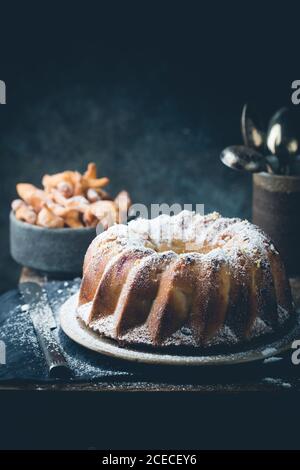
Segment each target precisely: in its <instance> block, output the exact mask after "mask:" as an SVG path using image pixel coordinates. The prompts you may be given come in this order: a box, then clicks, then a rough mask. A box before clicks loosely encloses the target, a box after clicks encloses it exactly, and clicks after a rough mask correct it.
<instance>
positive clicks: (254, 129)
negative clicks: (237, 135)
mask: <svg viewBox="0 0 300 470" xmlns="http://www.w3.org/2000/svg"><path fill="white" fill-rule="evenodd" d="M241 130H242V136H243V140H244V144H245V145H246V146H247V147H252V148H254V149H256V150H258V151H259V152H262V151H263V150H264V148H265V138H266V136H265V132H264V131H263V124H262V119H261V117H260V116H259V115H258V113H257V111H256V110H255V109H254V108H253V106H250V105H249V104H245V105H244V107H243V111H242V117H241Z"/></svg>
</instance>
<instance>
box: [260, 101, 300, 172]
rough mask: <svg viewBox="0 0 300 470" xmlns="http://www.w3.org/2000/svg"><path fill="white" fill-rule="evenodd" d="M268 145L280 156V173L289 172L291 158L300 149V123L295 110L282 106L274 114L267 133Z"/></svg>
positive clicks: (273, 152) (274, 153)
mask: <svg viewBox="0 0 300 470" xmlns="http://www.w3.org/2000/svg"><path fill="white" fill-rule="evenodd" d="M267 146H268V149H269V150H270V151H271V152H272V154H273V155H277V157H278V158H279V163H280V173H282V174H286V173H287V172H289V163H290V159H291V157H294V156H295V155H296V154H297V153H299V150H300V125H299V119H298V116H297V115H296V113H295V111H292V110H291V109H289V108H281V109H280V110H279V111H277V112H276V113H275V114H274V115H273V117H272V118H271V120H270V123H269V128H268V133H267Z"/></svg>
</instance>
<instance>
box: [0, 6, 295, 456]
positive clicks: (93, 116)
mask: <svg viewBox="0 0 300 470" xmlns="http://www.w3.org/2000/svg"><path fill="white" fill-rule="evenodd" d="M299 64H300V61H299V14H298V12H297V7H296V3H295V2H288V1H285V2H284V3H281V4H276V3H274V2H269V1H264V2H262V1H260V2H253V1H243V2H241V1H240V2H236V1H232V2H230V1H226V2H223V1H222V2H221V1H220V2H200V1H198V2H195V1H191V0H190V1H181V2H174V1H173V2H171V1H167V0H166V1H159V2H156V1H151V2H150V1H146V0H143V1H139V2H133V1H129V0H127V1H119V2H116V1H110V2H102V1H97V2H96V1H94V2H93V1H91V0H89V1H84V2H83V1H81V2H71V1H67V0H64V1H57V0H53V1H52V2H47V1H43V2H41V1H40V2H34V3H33V2H30V1H26V2H21V1H19V2H13V1H10V2H9V3H8V2H4V1H1V2H0V79H2V80H5V82H6V84H7V105H4V106H0V191H1V197H0V266H1V269H0V290H1V291H5V290H7V289H8V288H11V287H12V286H14V285H15V283H16V281H17V278H18V272H19V268H18V267H17V266H16V265H15V264H14V263H13V262H12V260H11V259H10V257H9V251H8V250H9V248H8V214H9V205H10V201H11V200H12V199H13V198H14V197H15V188H14V187H15V184H16V183H17V182H18V181H28V182H32V183H35V184H38V183H39V181H40V179H41V176H42V175H43V174H44V173H46V172H52V171H60V170H63V169H67V168H74V169H79V170H83V169H84V167H85V165H86V163H87V162H88V161H90V160H95V161H96V162H97V163H99V166H100V170H101V172H102V174H105V175H108V176H110V177H111V180H112V185H111V191H112V192H113V193H114V192H116V191H118V190H119V189H121V188H123V187H125V188H127V189H128V190H129V191H130V192H131V194H132V197H133V200H134V201H135V202H145V203H147V204H149V203H151V202H167V203H172V202H181V203H191V202H192V203H196V202H198V203H204V204H205V206H206V211H211V210H218V211H220V212H222V213H223V214H224V215H228V216H233V215H239V216H242V217H249V216H250V206H251V202H250V193H251V180H250V178H249V177H248V176H247V175H240V174H237V173H233V172H231V171H230V170H229V169H226V168H225V167H223V166H222V165H221V164H220V162H219V153H220V150H221V149H222V148H223V147H224V146H227V145H229V144H233V143H239V142H241V137H240V130H239V119H240V112H241V109H242V105H243V103H244V102H245V101H246V100H249V99H251V100H254V101H256V102H258V103H259V106H260V108H261V109H262V111H264V112H266V113H267V114H268V113H269V112H271V111H272V110H274V109H275V108H276V107H278V106H281V105H283V104H287V103H289V102H290V94H291V90H290V86H291V83H292V81H293V80H295V79H299V78H300V70H299ZM196 373H200V372H196ZM1 410H2V411H1V428H2V429H1V431H2V434H1V444H0V447H2V448H20V447H23V448H66V447H68V448H88V447H96V448H107V449H108V448H121V449H122V448H148V449H149V448H183V449H189V448H198V449H199V448H200V449H201V448H212V449H215V448H231V449H232V448H265V447H267V448H295V447H299V439H298V435H299V432H298V428H297V426H298V423H299V398H298V396H297V397H294V396H292V395H286V394H282V395H276V396H270V395H268V396H265V395H264V396H257V395H255V396H254V395H253V394H247V395H245V394H240V395H235V396H226V395H225V396H219V395H217V394H216V395H209V396H201V395H198V394H190V395H187V394H171V395H165V394H116V393H111V394H108V393H107V394H101V395H99V394H98V393H97V392H95V393H91V394H87V393H78V394H77V393H55V394H53V393H51V392H49V393H43V392H36V393H26V392H23V393H20V392H7V393H5V392H2V393H1Z"/></svg>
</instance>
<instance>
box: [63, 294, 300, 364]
mask: <svg viewBox="0 0 300 470" xmlns="http://www.w3.org/2000/svg"><path fill="white" fill-rule="evenodd" d="M77 301H78V294H75V295H73V296H72V297H70V298H69V299H68V300H67V301H66V302H65V303H64V304H63V305H62V307H61V310H60V324H61V328H62V330H63V331H64V333H65V334H66V335H67V336H69V338H71V339H72V340H73V341H75V342H76V343H78V344H80V345H81V346H84V347H85V348H87V349H90V350H92V351H95V352H98V353H100V354H104V355H106V356H110V357H113V358H115V359H123V360H126V361H131V362H137V363H143V364H152V365H153V364H157V365H168V366H170V365H172V366H173V365H178V366H213V365H216V366H221V365H231V364H232V365H234V364H242V363H246V362H252V361H260V360H263V359H266V358H268V357H272V356H275V355H277V354H280V353H282V352H284V351H287V350H289V349H290V348H291V346H292V343H293V341H294V340H295V339H300V320H299V317H298V318H297V322H296V323H295V324H294V325H293V327H292V328H291V330H290V331H289V332H287V333H286V334H285V335H284V336H283V337H282V338H280V339H277V340H275V341H273V342H270V343H268V344H264V345H262V346H259V347H255V348H254V347H253V348H249V349H247V350H246V351H243V352H233V353H226V354H225V353H224V354H207V355H199V356H197V355H195V354H194V355H183V354H170V353H166V354H164V353H162V352H161V351H159V352H155V351H153V352H152V351H147V352H144V351H141V350H140V349H135V348H133V347H121V346H119V345H118V343H116V342H115V341H113V340H111V339H109V338H104V337H102V336H100V335H99V334H97V333H96V332H93V331H92V330H90V329H88V328H87V327H86V326H85V325H84V324H83V322H82V321H81V320H79V319H78V318H77V315H76V306H77Z"/></svg>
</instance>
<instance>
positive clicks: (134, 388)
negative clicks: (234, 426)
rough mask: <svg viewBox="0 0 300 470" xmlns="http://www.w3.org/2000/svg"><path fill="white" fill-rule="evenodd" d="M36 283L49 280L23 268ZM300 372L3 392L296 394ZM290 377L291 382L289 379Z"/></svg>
mask: <svg viewBox="0 0 300 470" xmlns="http://www.w3.org/2000/svg"><path fill="white" fill-rule="evenodd" d="M32 280H34V281H36V282H39V283H43V282H45V281H47V278H46V277H43V276H41V275H40V274H39V273H37V272H35V271H32V270H30V269H28V268H23V270H22V272H21V275H20V282H25V281H32ZM290 282H291V287H292V292H293V297H294V301H295V304H296V306H297V307H298V308H299V307H300V278H299V279H291V280H290ZM299 372H300V370H299V371H298V368H297V367H294V368H293V369H292V372H289V373H288V375H287V376H286V375H284V377H279V378H278V380H277V381H276V380H274V379H273V380H272V379H270V380H262V379H261V378H255V376H254V377H253V378H252V377H251V378H249V380H245V378H244V379H241V381H233V382H232V383H230V379H229V381H228V383H225V384H224V383H218V382H216V383H213V384H211V383H210V384H206V383H201V384H197V385H191V384H186V383H185V384H178V383H177V384H170V383H163V382H160V383H157V382H156V381H155V382H154V381H153V382H152V381H143V382H137V383H134V382H128V383H126V382H121V383H116V382H114V383H110V382H103V381H101V382H99V383H97V382H86V383H82V382H80V383H76V382H70V383H51V384H49V383H43V382H41V383H37V382H36V383H28V382H26V383H24V382H22V383H20V382H19V383H18V382H9V383H2V384H1V385H0V390H23V391H28V390H40V391H93V392H99V391H101V392H120V391H121V392H124V391H125V392H183V391H184V392H199V393H203V394H208V393H209V394H211V393H227V394H228V393H245V392H255V391H260V392H285V393H288V392H289V391H290V390H291V387H288V386H286V385H287V380H288V385H290V382H291V383H292V384H293V388H292V389H293V391H300V379H299V376H300V373H299ZM287 377H288V379H287Z"/></svg>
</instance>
